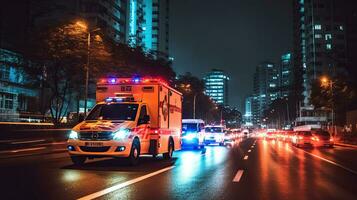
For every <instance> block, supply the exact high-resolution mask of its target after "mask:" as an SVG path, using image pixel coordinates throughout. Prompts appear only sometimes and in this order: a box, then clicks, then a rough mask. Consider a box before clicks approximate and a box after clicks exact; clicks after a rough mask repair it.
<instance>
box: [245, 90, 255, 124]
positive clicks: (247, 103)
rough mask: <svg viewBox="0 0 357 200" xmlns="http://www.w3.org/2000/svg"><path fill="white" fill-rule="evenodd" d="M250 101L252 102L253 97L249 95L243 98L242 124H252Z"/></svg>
mask: <svg viewBox="0 0 357 200" xmlns="http://www.w3.org/2000/svg"><path fill="white" fill-rule="evenodd" d="M252 103H253V97H251V96H249V97H247V98H245V103H244V108H245V113H244V115H243V122H244V126H253V114H252Z"/></svg>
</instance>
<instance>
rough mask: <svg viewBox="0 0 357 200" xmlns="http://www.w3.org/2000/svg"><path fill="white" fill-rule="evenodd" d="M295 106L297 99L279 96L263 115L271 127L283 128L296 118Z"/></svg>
mask: <svg viewBox="0 0 357 200" xmlns="http://www.w3.org/2000/svg"><path fill="white" fill-rule="evenodd" d="M294 106H295V99H292V98H289V97H288V98H278V99H276V100H274V101H273V102H272V103H271V104H270V105H269V106H268V109H266V110H264V112H263V116H264V118H265V120H266V123H267V124H268V125H269V127H274V128H283V127H285V126H286V125H290V124H291V123H292V120H293V119H294V116H295V113H292V112H291V110H293V108H294Z"/></svg>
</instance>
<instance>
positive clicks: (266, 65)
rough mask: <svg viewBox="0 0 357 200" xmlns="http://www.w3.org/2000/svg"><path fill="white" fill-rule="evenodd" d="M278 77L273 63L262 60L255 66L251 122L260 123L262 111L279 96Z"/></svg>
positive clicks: (277, 70) (277, 71)
mask: <svg viewBox="0 0 357 200" xmlns="http://www.w3.org/2000/svg"><path fill="white" fill-rule="evenodd" d="M279 79H280V75H279V69H278V67H277V66H276V65H275V64H274V63H272V62H263V63H261V64H259V65H258V66H257V67H256V70H255V73H254V83H253V84H254V86H253V100H252V114H253V124H255V125H259V124H262V122H263V115H264V111H265V110H266V109H268V107H269V105H270V103H271V102H273V101H274V100H276V99H277V98H279V97H280V95H279V94H280V92H279Z"/></svg>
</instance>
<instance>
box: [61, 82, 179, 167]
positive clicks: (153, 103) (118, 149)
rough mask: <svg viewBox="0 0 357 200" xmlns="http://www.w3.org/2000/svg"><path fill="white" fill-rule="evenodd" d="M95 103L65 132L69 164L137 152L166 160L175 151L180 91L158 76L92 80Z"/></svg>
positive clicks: (131, 156) (134, 160) (135, 157)
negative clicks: (82, 118)
mask: <svg viewBox="0 0 357 200" xmlns="http://www.w3.org/2000/svg"><path fill="white" fill-rule="evenodd" d="M96 100H97V102H98V103H97V105H96V106H95V107H94V108H93V109H92V110H91V111H90V113H89V114H88V116H87V117H86V118H85V120H84V121H83V122H81V123H79V124H78V125H77V126H75V127H74V128H73V129H72V131H71V132H70V135H69V139H68V142H67V145H68V146H67V148H68V152H69V154H70V156H71V159H72V162H73V163H74V164H76V165H81V164H83V163H84V162H85V160H86V159H87V158H89V159H92V158H97V157H125V158H127V159H128V160H129V161H130V163H131V164H133V165H135V164H137V163H138V161H139V157H140V155H142V154H148V155H152V156H156V155H157V154H163V157H164V158H165V159H171V158H172V154H173V151H174V150H179V149H181V129H182V121H181V119H182V112H181V109H182V95H181V93H180V92H178V91H176V90H174V89H173V88H171V87H169V86H168V85H167V84H166V83H164V82H162V81H161V80H159V79H138V78H109V79H102V80H100V81H99V82H98V84H97V91H96Z"/></svg>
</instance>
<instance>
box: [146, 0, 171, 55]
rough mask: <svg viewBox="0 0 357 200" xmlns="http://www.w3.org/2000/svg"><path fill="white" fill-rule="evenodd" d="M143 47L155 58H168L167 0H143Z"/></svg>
mask: <svg viewBox="0 0 357 200" xmlns="http://www.w3.org/2000/svg"><path fill="white" fill-rule="evenodd" d="M145 20H146V21H145V26H144V47H145V49H146V50H148V51H150V52H151V53H152V54H153V55H154V56H156V57H157V58H164V59H168V58H169V0H145Z"/></svg>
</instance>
